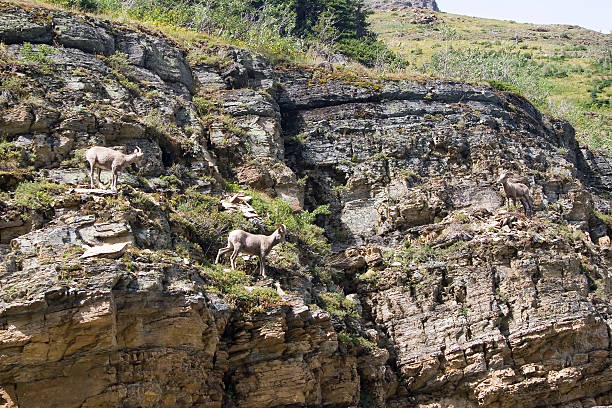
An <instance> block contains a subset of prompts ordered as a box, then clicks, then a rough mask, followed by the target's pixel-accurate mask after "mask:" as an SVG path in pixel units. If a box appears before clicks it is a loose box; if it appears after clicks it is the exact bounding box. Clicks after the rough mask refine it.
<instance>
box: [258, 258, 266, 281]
mask: <svg viewBox="0 0 612 408" xmlns="http://www.w3.org/2000/svg"><path fill="white" fill-rule="evenodd" d="M265 260H266V255H265V254H260V255H259V274H260V275H261V276H262V277H264V278H265V277H266V266H265Z"/></svg>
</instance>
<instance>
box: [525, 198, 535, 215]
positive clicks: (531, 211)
mask: <svg viewBox="0 0 612 408" xmlns="http://www.w3.org/2000/svg"><path fill="white" fill-rule="evenodd" d="M525 201H526V202H527V204H528V205H529V214H530V215H533V200H532V199H531V196H530V195H529V194H527V195H526V196H525Z"/></svg>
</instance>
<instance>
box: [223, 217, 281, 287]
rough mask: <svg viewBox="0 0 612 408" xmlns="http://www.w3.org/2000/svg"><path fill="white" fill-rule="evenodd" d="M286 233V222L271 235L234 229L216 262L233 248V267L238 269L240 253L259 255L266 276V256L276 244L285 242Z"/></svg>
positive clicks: (261, 271) (263, 273)
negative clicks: (237, 262)
mask: <svg viewBox="0 0 612 408" xmlns="http://www.w3.org/2000/svg"><path fill="white" fill-rule="evenodd" d="M286 233H287V227H286V226H285V225H284V224H279V225H278V228H276V230H275V231H274V232H273V233H272V234H271V235H256V234H251V233H249V232H246V231H243V230H235V231H232V232H230V234H229V236H228V237H227V247H225V248H221V249H220V250H219V252H218V253H217V259H216V260H215V263H219V257H220V256H221V255H223V254H225V253H227V252H229V251H232V250H233V251H234V252H233V253H232V254H231V255H230V263H231V265H232V268H233V269H236V258H237V257H238V254H239V253H243V254H247V255H257V256H258V257H259V271H260V274H261V276H263V277H264V278H265V277H266V271H265V266H264V264H265V260H266V256H267V255H268V253H269V252H270V251H271V250H272V247H274V246H275V245H276V244H278V243H281V242H285V234H286Z"/></svg>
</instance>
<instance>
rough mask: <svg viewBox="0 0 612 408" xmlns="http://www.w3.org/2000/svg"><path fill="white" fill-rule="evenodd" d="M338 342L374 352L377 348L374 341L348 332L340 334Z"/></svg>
mask: <svg viewBox="0 0 612 408" xmlns="http://www.w3.org/2000/svg"><path fill="white" fill-rule="evenodd" d="M338 340H339V341H341V342H342V343H344V344H346V345H348V346H352V347H362V348H364V349H368V350H374V349H375V348H376V343H374V342H373V341H370V340H368V339H366V338H364V337H362V336H359V335H356V334H353V333H349V332H346V331H341V332H340V333H338Z"/></svg>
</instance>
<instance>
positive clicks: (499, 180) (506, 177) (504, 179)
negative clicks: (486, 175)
mask: <svg viewBox="0 0 612 408" xmlns="http://www.w3.org/2000/svg"><path fill="white" fill-rule="evenodd" d="M506 180H508V173H506V172H504V173H502V174H501V175H500V176H499V178H498V179H497V182H498V183H503V182H504V181H506Z"/></svg>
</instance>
